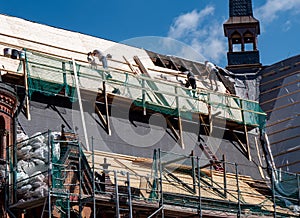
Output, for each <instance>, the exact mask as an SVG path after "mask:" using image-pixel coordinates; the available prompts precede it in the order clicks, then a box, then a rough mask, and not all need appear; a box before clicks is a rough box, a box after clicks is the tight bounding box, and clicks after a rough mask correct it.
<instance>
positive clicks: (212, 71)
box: [204, 61, 219, 91]
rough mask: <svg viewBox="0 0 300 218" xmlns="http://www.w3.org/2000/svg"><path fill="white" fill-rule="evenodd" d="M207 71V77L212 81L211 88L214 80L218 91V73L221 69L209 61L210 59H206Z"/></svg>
mask: <svg viewBox="0 0 300 218" xmlns="http://www.w3.org/2000/svg"><path fill="white" fill-rule="evenodd" d="M204 64H205V71H206V72H207V74H208V75H207V77H208V79H209V81H210V86H211V88H213V85H212V81H214V83H215V86H216V91H217V90H218V84H217V74H218V72H219V70H218V69H217V67H216V65H215V64H213V63H211V62H209V61H205V62H204Z"/></svg>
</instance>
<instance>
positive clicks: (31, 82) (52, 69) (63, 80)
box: [26, 53, 79, 102]
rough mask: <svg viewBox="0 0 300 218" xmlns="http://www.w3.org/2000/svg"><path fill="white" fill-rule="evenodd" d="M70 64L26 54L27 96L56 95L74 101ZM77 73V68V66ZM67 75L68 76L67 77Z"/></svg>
mask: <svg viewBox="0 0 300 218" xmlns="http://www.w3.org/2000/svg"><path fill="white" fill-rule="evenodd" d="M71 69H72V62H70V61H68V62H65V61H62V60H58V59H54V58H49V57H47V56H42V55H37V54H33V53H28V54H27V55H26V70H27V77H28V96H29V98H30V97H31V96H32V94H33V93H34V92H40V93H43V94H44V95H46V96H56V95H57V94H61V95H64V96H66V97H69V99H70V100H71V101H72V102H73V101H75V100H76V96H75V87H74V81H73V79H72V77H70V75H71V73H70V72H71ZM77 71H78V72H79V66H77ZM68 75H69V76H68Z"/></svg>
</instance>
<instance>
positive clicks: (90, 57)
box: [87, 49, 112, 79]
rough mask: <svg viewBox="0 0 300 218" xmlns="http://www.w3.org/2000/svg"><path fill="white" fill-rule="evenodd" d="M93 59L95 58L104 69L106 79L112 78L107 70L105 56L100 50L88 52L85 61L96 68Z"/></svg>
mask: <svg viewBox="0 0 300 218" xmlns="http://www.w3.org/2000/svg"><path fill="white" fill-rule="evenodd" d="M95 57H97V58H98V60H99V61H101V63H102V67H103V68H104V72H105V73H106V74H107V76H106V79H110V78H112V76H111V75H110V73H109V72H108V70H107V69H108V65H107V58H106V56H105V55H104V54H103V53H102V52H101V51H100V50H97V49H96V50H94V51H93V52H89V53H88V57H87V60H88V62H89V63H90V64H91V65H92V66H93V67H96V66H97V64H96V61H95Z"/></svg>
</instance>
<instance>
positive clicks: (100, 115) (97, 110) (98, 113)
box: [95, 103, 107, 127]
mask: <svg viewBox="0 0 300 218" xmlns="http://www.w3.org/2000/svg"><path fill="white" fill-rule="evenodd" d="M95 111H96V114H97V115H98V116H99V118H100V120H101V122H102V123H103V124H104V126H105V127H106V125H107V123H106V120H105V118H104V116H103V114H102V113H101V111H100V110H99V108H98V106H97V104H96V103H95Z"/></svg>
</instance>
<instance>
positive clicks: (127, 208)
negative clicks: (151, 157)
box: [114, 171, 133, 218]
mask: <svg viewBox="0 0 300 218" xmlns="http://www.w3.org/2000/svg"><path fill="white" fill-rule="evenodd" d="M114 182H115V203H116V218H120V217H128V218H133V216H132V201H131V187H130V176H129V172H127V180H126V182H125V184H126V189H127V193H125V194H124V193H122V194H121V193H119V186H118V177H117V172H116V171H114ZM124 192H125V191H124ZM126 194H127V196H126ZM120 196H122V197H123V198H125V199H127V201H126V202H125V205H124V204H123V207H121V202H120ZM124 215H125V216H124Z"/></svg>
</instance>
